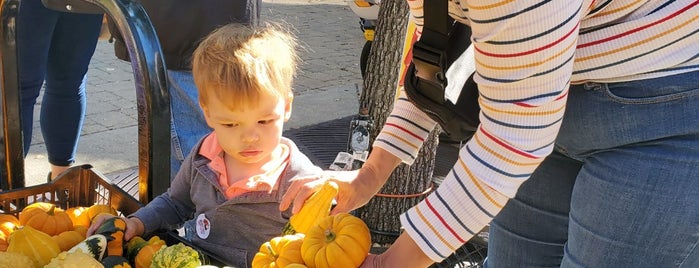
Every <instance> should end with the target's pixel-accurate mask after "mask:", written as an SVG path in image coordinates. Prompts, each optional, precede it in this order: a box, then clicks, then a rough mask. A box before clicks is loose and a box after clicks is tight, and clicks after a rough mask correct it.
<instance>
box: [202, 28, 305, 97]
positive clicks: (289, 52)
mask: <svg viewBox="0 0 699 268" xmlns="http://www.w3.org/2000/svg"><path fill="white" fill-rule="evenodd" d="M296 47H297V42H296V38H295V37H294V36H293V35H292V34H291V33H290V32H289V31H286V30H283V28H282V27H281V26H279V25H276V24H265V25H262V26H246V25H242V24H229V25H225V26H222V27H220V28H218V29H216V30H215V31H213V32H212V33H210V34H209V35H208V36H207V37H206V38H205V39H204V40H203V41H202V42H201V43H200V44H199V46H198V47H197V49H196V50H195V51H194V58H193V60H192V74H193V76H194V83H195V84H196V86H197V88H198V91H199V105H201V106H202V107H206V102H207V101H208V100H209V98H217V99H218V100H220V101H221V102H222V103H224V104H225V105H226V106H227V107H228V108H230V109H232V110H240V109H245V108H246V107H249V106H250V105H256V104H257V103H259V101H260V97H261V96H268V95H271V96H275V97H281V98H285V99H288V100H291V99H292V98H293V93H292V89H291V87H292V82H293V79H294V76H295V74H296V66H297V61H298V58H297V54H296Z"/></svg>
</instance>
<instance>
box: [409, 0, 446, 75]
mask: <svg viewBox="0 0 699 268" xmlns="http://www.w3.org/2000/svg"><path fill="white" fill-rule="evenodd" d="M447 14H448V1H447V0H426V1H425V2H424V3H423V17H424V25H423V27H422V35H421V36H420V39H419V40H418V41H417V42H415V43H414V44H413V51H412V53H413V59H412V60H413V64H414V65H415V75H416V76H418V77H420V78H422V79H425V80H429V81H433V82H437V83H439V84H441V85H442V86H444V85H446V78H445V76H444V72H445V71H446V69H447V66H448V65H447V64H448V63H447V56H446V52H447V44H448V40H449V31H450V29H451V26H452V25H453V23H454V21H453V19H451V17H449V16H447Z"/></svg>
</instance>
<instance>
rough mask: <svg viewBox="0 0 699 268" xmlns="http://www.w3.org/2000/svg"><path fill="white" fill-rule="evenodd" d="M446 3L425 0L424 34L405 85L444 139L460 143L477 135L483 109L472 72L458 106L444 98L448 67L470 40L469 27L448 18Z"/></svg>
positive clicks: (409, 96)
mask: <svg viewBox="0 0 699 268" xmlns="http://www.w3.org/2000/svg"><path fill="white" fill-rule="evenodd" d="M447 4H448V3H447V0H431V1H425V3H424V18H425V20H424V26H423V29H422V35H421V36H420V39H419V40H418V41H417V42H415V43H414V44H413V51H412V55H413V58H412V61H411V63H410V65H409V66H408V68H407V73H406V76H405V81H404V83H403V84H404V88H405V92H406V94H407V96H408V99H409V100H410V101H411V102H412V103H413V104H414V105H415V106H416V107H417V108H419V109H420V110H422V111H423V112H425V113H426V114H427V115H428V116H429V117H430V118H432V119H433V120H435V121H436V122H437V123H438V124H439V125H440V127H441V128H442V131H443V136H445V138H446V139H447V140H448V141H452V142H459V141H465V140H468V139H470V138H471V137H472V136H473V133H475V131H476V128H477V127H478V125H479V124H480V120H479V118H478V116H479V113H480V107H479V105H478V86H477V84H476V83H475V81H473V73H471V74H466V75H469V78H468V79H467V80H466V82H465V83H464V85H463V87H462V88H461V93H460V94H459V97H458V100H457V101H456V103H452V102H451V101H449V100H447V99H446V97H445V88H446V86H447V82H448V81H447V79H446V75H445V74H446V71H447V68H448V67H449V66H450V65H451V64H452V63H453V62H454V61H455V60H456V59H457V58H458V57H459V56H460V55H461V54H462V53H463V52H464V51H465V50H466V48H468V46H469V45H470V37H471V29H470V28H469V27H468V26H466V25H464V24H461V23H458V22H454V21H453V20H452V19H451V18H450V17H449V16H448V15H447ZM442 18H443V19H442ZM440 140H443V139H440Z"/></svg>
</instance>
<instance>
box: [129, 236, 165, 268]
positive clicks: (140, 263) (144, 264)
mask: <svg viewBox="0 0 699 268" xmlns="http://www.w3.org/2000/svg"><path fill="white" fill-rule="evenodd" d="M165 246H166V245H165V241H164V240H161V239H160V238H159V237H157V236H153V237H151V238H150V239H148V243H147V244H146V245H145V246H143V247H141V249H140V250H138V253H137V254H136V259H135V260H134V264H135V266H136V268H149V267H150V265H151V262H153V256H155V253H156V252H158V250H160V249H161V248H162V247H165Z"/></svg>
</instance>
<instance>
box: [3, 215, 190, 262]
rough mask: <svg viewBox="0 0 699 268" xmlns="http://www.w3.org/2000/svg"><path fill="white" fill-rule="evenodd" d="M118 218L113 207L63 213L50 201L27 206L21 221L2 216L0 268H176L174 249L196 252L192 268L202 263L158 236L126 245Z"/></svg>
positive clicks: (135, 240)
mask: <svg viewBox="0 0 699 268" xmlns="http://www.w3.org/2000/svg"><path fill="white" fill-rule="evenodd" d="M105 213H106V214H109V215H111V216H115V217H111V218H109V219H108V220H105V221H104V222H103V223H101V224H100V226H98V228H97V229H96V231H95V234H93V235H91V236H89V237H86V235H87V229H88V228H89V227H90V225H91V223H92V220H93V219H94V218H95V217H96V216H98V215H100V214H105ZM117 215H118V213H117V211H116V210H115V209H114V208H112V207H110V206H109V205H103V204H95V205H92V206H89V207H71V208H68V209H66V210H63V209H61V208H59V207H56V206H55V205H54V204H52V203H47V202H36V203H33V204H30V205H28V206H26V207H25V208H23V209H22V210H21V211H20V213H19V216H18V217H15V216H14V215H11V214H0V266H1V267H6V266H3V263H4V262H8V263H11V264H13V265H12V267H14V268H24V267H34V268H37V267H47V268H54V267H56V268H58V267H63V268H67V267H81V268H82V267H85V268H91V267H107V268H111V267H137V268H148V267H151V264H152V263H154V262H157V263H158V264H159V265H160V266H158V264H156V265H154V266H155V267H172V266H170V264H171V262H170V263H168V261H170V259H172V256H173V255H175V254H174V253H167V251H165V250H164V249H165V248H170V247H172V248H171V249H170V250H169V251H177V252H176V253H177V255H193V254H196V256H194V257H192V258H188V259H187V261H186V262H187V263H194V262H196V264H191V265H189V267H196V266H198V265H200V264H201V263H200V262H199V255H198V253H197V252H196V251H195V250H193V249H192V248H189V247H187V246H184V245H181V244H180V245H173V246H167V245H165V242H164V241H163V240H160V238H159V237H157V236H154V237H152V238H151V239H149V240H147V241H146V240H144V239H143V238H141V237H135V238H132V239H131V240H129V242H128V243H125V242H124V230H125V229H126V222H125V221H124V220H123V219H122V218H120V217H116V216H117ZM182 247H185V248H182ZM161 249H162V250H161ZM161 251H162V252H161ZM182 252H186V254H181V253H182ZM192 252H193V253H192ZM158 254H159V255H158ZM192 259H194V260H195V261H192ZM182 260H183V259H181V258H180V259H178V260H177V261H178V262H181V261H182Z"/></svg>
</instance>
